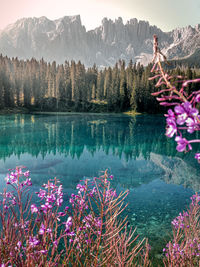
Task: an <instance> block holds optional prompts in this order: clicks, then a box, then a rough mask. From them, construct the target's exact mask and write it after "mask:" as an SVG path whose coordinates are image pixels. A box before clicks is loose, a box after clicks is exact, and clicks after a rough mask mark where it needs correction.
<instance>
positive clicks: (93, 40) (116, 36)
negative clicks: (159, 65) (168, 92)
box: [0, 15, 200, 66]
mask: <svg viewBox="0 0 200 267" xmlns="http://www.w3.org/2000/svg"><path fill="white" fill-rule="evenodd" d="M153 34H157V35H158V38H159V42H160V47H161V48H162V50H163V52H164V53H165V54H166V55H167V57H168V58H169V59H181V58H187V57H189V58H193V60H198V61H199V60H200V58H199V55H200V53H199V49H200V24H197V25H196V26H195V27H191V26H187V27H185V28H177V29H174V30H173V31H171V32H163V31H162V30H160V29H159V28H157V27H156V26H151V25H149V23H148V22H147V21H138V20H137V19H131V20H130V21H128V22H127V23H126V24H124V23H123V21H122V19H121V18H118V19H116V20H115V21H112V20H110V19H107V18H104V19H103V20H102V25H101V26H99V27H98V28H96V29H94V30H90V31H86V29H85V27H84V26H83V25H82V23H81V18H80V16H79V15H77V16H66V17H63V18H60V19H57V20H54V21H52V20H49V19H48V18H46V17H40V18H23V19H20V20H18V21H17V22H16V23H14V24H11V25H9V26H7V27H6V28H5V29H4V30H2V31H0V53H2V54H3V55H4V56H5V55H7V56H8V57H18V58H20V59H30V58H32V57H34V58H36V59H41V58H44V59H45V60H46V61H54V60H55V61H56V62H57V63H64V61H65V60H75V61H78V60H80V61H81V62H82V63H84V64H85V65H86V66H92V65H93V64H94V63H96V65H97V66H112V65H114V64H115V63H116V62H117V61H118V60H119V59H124V60H125V61H126V62H127V63H128V62H129V61H130V59H132V60H133V62H141V63H142V64H144V65H146V64H147V63H149V62H150V61H151V59H152V44H153V42H152V41H153V40H152V39H153V38H152V36H153ZM196 55H198V56H197V57H196Z"/></svg>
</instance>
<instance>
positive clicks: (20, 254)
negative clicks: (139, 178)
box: [0, 167, 150, 267]
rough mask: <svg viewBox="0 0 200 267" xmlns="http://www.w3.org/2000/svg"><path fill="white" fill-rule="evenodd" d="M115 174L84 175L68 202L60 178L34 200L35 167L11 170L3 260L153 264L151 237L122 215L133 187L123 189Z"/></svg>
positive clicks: (0, 217) (0, 250)
mask: <svg viewBox="0 0 200 267" xmlns="http://www.w3.org/2000/svg"><path fill="white" fill-rule="evenodd" d="M112 178H113V176H109V175H108V173H107V171H106V172H105V173H104V175H102V176H100V177H99V178H97V177H95V178H94V179H91V180H89V179H86V180H84V181H82V182H81V183H80V184H78V185H77V190H78V192H77V194H72V195H71V197H70V199H69V203H70V205H69V206H67V207H65V208H62V204H63V197H64V195H63V188H62V185H61V184H60V182H59V180H58V179H56V178H55V179H53V180H49V181H48V182H47V184H44V185H43V187H42V188H41V189H40V190H39V191H38V192H36V194H37V197H38V201H37V202H36V203H31V197H30V196H29V190H30V187H31V186H32V182H31V178H30V173H29V171H25V172H23V169H22V168H21V167H17V168H16V169H15V170H11V171H10V173H9V174H8V175H7V177H6V178H5V180H6V183H7V188H6V189H4V191H3V193H2V194H1V203H0V204H1V205H0V221H1V235H0V264H1V265H0V266H23V267H24V266H52V267H53V266H149V265H150V261H149V257H148V255H149V245H148V243H147V240H146V242H144V239H143V240H142V241H139V240H138V236H135V230H134V231H132V229H130V230H128V229H127V219H126V218H124V219H120V215H121V213H122V212H123V211H124V209H125V208H126V205H124V203H123V202H124V199H125V198H126V196H127V194H128V191H125V192H123V193H120V194H119V195H117V194H116V191H115V190H113V189H112V188H111V186H110V180H111V179H112ZM9 187H11V190H9V191H8V189H9Z"/></svg>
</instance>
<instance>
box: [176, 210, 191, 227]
mask: <svg viewBox="0 0 200 267" xmlns="http://www.w3.org/2000/svg"><path fill="white" fill-rule="evenodd" d="M188 216H189V215H188V213H187V212H183V214H182V213H181V212H180V213H179V216H177V217H176V218H175V219H174V220H173V221H172V225H173V226H174V227H175V228H176V229H178V228H179V227H180V228H181V229H183V228H185V217H188ZM186 227H187V228H189V227H190V226H189V225H186Z"/></svg>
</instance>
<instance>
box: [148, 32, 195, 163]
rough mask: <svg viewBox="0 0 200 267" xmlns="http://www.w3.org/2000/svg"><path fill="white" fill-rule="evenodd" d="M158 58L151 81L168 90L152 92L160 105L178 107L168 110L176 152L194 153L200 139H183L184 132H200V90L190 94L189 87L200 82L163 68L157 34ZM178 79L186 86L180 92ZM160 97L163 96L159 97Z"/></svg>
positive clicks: (170, 132)
mask: <svg viewBox="0 0 200 267" xmlns="http://www.w3.org/2000/svg"><path fill="white" fill-rule="evenodd" d="M153 48H154V57H153V63H154V65H153V68H152V70H151V72H153V73H154V74H155V75H154V76H153V77H151V78H149V80H154V79H156V80H158V81H157V83H156V87H161V86H163V85H164V86H165V89H161V90H160V91H158V92H155V93H152V95H153V96H156V97H157V98H156V99H157V100H158V101H159V102H160V105H162V106H166V107H174V108H173V109H172V108H170V109H168V113H167V114H165V117H166V123H167V126H166V136H167V137H169V138H172V137H174V136H175V141H176V142H177V146H176V149H177V151H179V152H188V151H190V150H192V144H193V143H200V139H192V140H187V139H186V138H185V137H184V136H183V130H186V131H187V132H188V133H190V134H193V133H195V132H196V131H200V115H199V109H198V106H199V103H200V90H198V91H195V92H192V93H191V94H189V95H188V93H187V92H186V90H185V89H186V88H187V86H188V85H189V84H190V83H200V78H199V79H194V80H180V79H183V77H181V76H176V77H174V76H171V75H169V74H168V73H166V72H165V70H164V69H163V66H162V63H161V61H163V60H164V61H166V57H165V56H164V55H163V53H162V52H161V50H160V48H159V46H158V38H157V36H156V35H154V46H153ZM174 78H175V79H176V80H178V81H179V83H181V84H182V86H181V88H180V89H177V88H176V86H175V82H173V80H174ZM158 96H159V97H158ZM195 158H196V159H197V160H198V162H199V163H200V153H196V154H195Z"/></svg>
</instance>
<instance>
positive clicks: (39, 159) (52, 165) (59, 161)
mask: <svg viewBox="0 0 200 267" xmlns="http://www.w3.org/2000/svg"><path fill="white" fill-rule="evenodd" d="M164 134H165V119H164V118H163V116H158V115H138V116H135V117H131V116H127V115H121V114H78V113H77V114H71V113H67V114H62V115H58V114H54V115H51V114H43V115H39V114H37V115H31V114H26V115H21V114H17V115H1V116H0V186H1V190H2V189H3V187H4V185H5V181H4V177H5V176H6V174H7V172H8V169H11V168H15V166H21V165H24V166H26V167H27V168H28V169H29V170H30V172H31V178H32V182H33V191H37V190H38V188H39V187H40V186H41V185H42V184H43V183H46V182H47V180H48V179H50V178H54V177H55V176H56V177H57V178H58V179H60V180H61V182H62V184H63V187H64V191H65V201H66V202H67V200H68V197H69V196H70V194H71V193H72V192H74V190H75V188H76V184H77V183H78V182H79V181H80V180H82V179H83V178H86V177H87V178H89V177H94V176H98V175H101V174H102V171H104V170H105V169H108V170H109V173H110V174H113V175H114V180H113V187H115V188H116V189H117V191H118V192H120V191H122V190H124V189H127V188H128V189H129V190H130V193H129V196H128V197H127V200H126V201H127V202H128V203H129V205H128V208H127V209H126V215H128V219H129V222H130V225H132V226H137V233H139V234H140V235H141V236H147V237H148V238H149V243H150V245H152V247H153V249H155V251H156V250H157V248H156V247H157V246H158V245H163V246H164V244H165V243H166V240H167V238H168V236H169V233H170V230H171V220H172V219H173V218H174V217H176V216H177V215H178V213H179V212H181V211H182V210H183V209H185V207H186V206H187V205H189V203H190V197H191V195H192V194H193V193H194V192H195V191H199V189H200V175H199V174H200V164H198V163H197V162H196V160H195V159H194V158H193V155H192V153H188V154H184V153H179V152H177V151H176V149H175V146H176V144H175V141H174V140H171V139H168V138H166V137H165V135H164ZM197 148H198V147H197V146H196V148H194V151H195V149H196V150H197ZM194 151H192V152H194Z"/></svg>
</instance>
